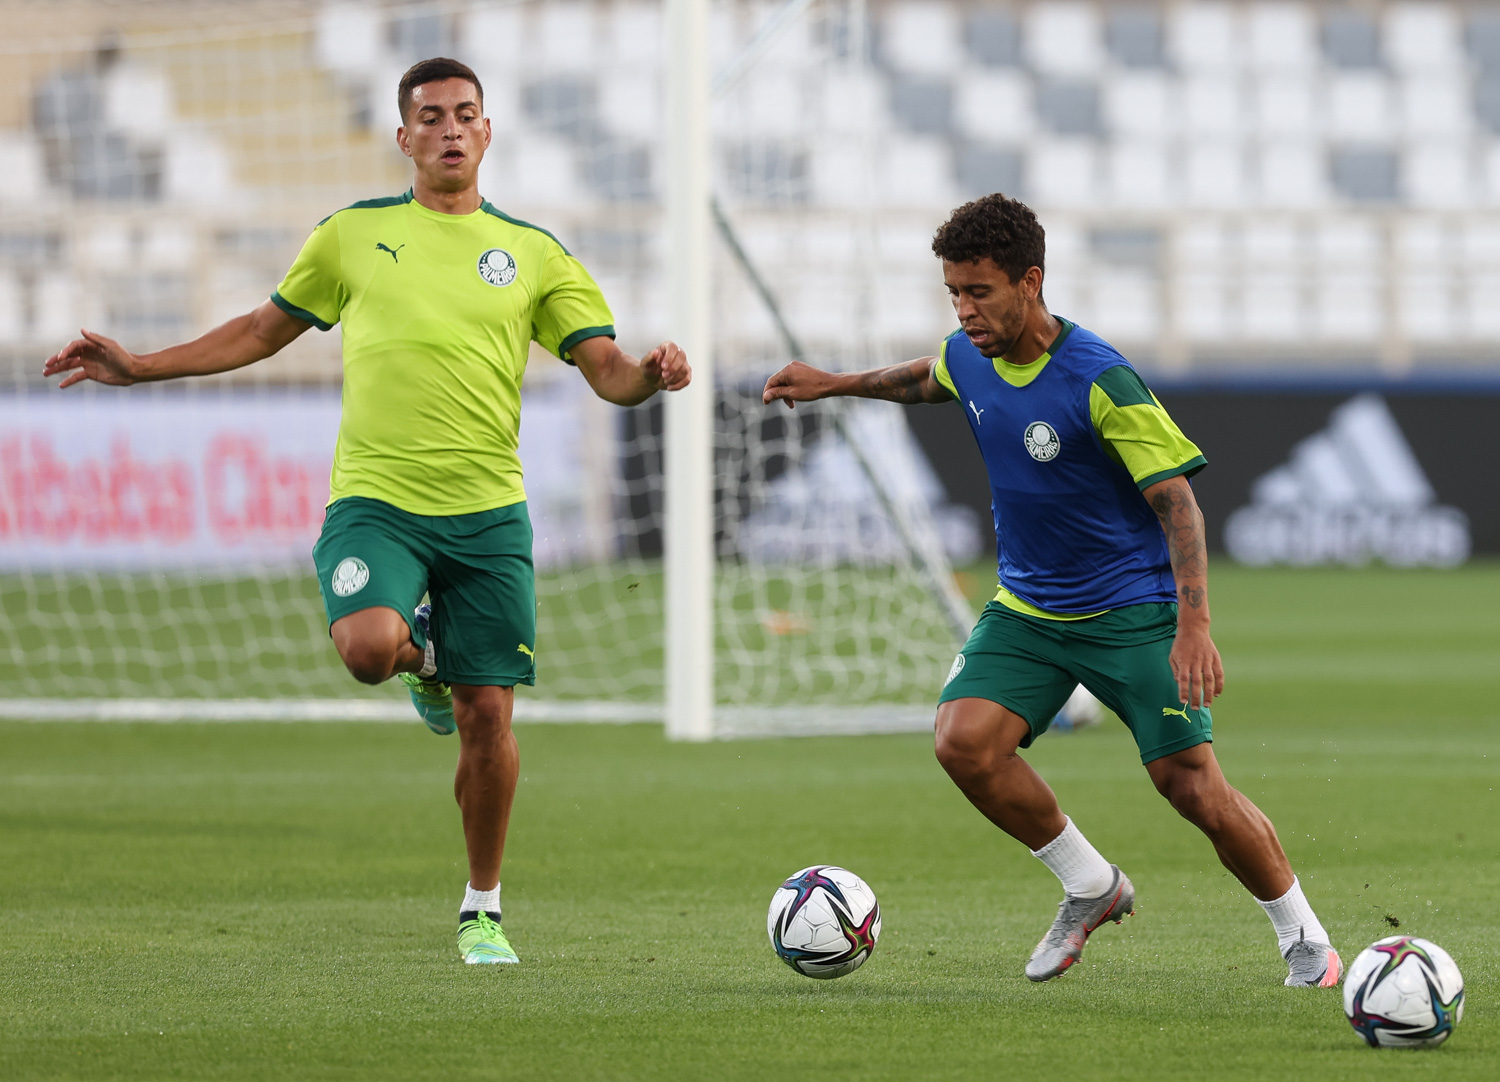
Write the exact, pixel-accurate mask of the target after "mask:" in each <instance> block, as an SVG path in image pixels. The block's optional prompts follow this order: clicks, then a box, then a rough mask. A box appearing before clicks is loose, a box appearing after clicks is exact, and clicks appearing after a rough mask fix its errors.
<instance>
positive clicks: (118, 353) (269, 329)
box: [42, 301, 312, 387]
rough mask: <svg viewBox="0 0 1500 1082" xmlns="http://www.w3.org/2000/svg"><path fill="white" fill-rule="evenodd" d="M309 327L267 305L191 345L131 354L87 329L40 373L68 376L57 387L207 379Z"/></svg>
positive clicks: (266, 354) (255, 357)
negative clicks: (78, 384)
mask: <svg viewBox="0 0 1500 1082" xmlns="http://www.w3.org/2000/svg"><path fill="white" fill-rule="evenodd" d="M310 326H312V324H310V323H304V322H303V321H302V320H300V319H298V318H296V317H295V316H289V315H287V314H286V313H285V312H283V311H282V310H281V309H280V308H278V307H276V305H275V304H273V303H271V302H270V301H266V302H265V303H264V304H262V305H261V306H260V307H258V308H256V309H255V310H254V311H253V312H247V313H246V314H245V315H242V316H237V317H235V318H234V319H231V320H230V321H229V322H228V323H223V324H220V325H219V326H217V327H215V328H214V329H213V330H211V331H209V332H208V333H207V334H205V335H202V336H200V337H198V338H194V339H193V340H192V341H191V342H184V343H182V344H181V345H177V346H168V347H167V348H166V349H163V350H159V351H157V352H156V353H131V352H130V351H129V350H128V349H126V348H125V347H124V346H122V345H120V343H118V342H116V341H115V340H114V339H113V338H106V337H104V335H102V334H95V333H93V332H92V331H87V330H86V331H82V332H80V333H82V335H83V337H82V338H77V339H74V340H73V341H72V342H69V343H68V344H67V345H66V346H64V347H63V348H62V349H60V350H58V351H57V352H56V353H54V354H53V355H52V356H51V357H48V358H47V363H46V364H44V365H43V366H42V374H43V375H44V376H55V375H58V374H59V373H62V372H66V373H68V375H67V376H65V377H64V378H63V381H62V382H61V383H59V384H58V386H59V387H71V386H73V384H75V383H81V382H83V381H84V380H89V379H91V380H94V381H95V382H97V383H109V384H113V385H115V386H117V387H128V386H129V385H130V384H132V383H145V382H148V381H151V380H159V379H176V378H177V377H178V376H206V375H210V374H212V373H214V372H228V371H230V370H231V369H235V368H243V367H245V365H247V364H253V363H255V362H256V361H261V360H265V358H267V357H269V356H271V354H273V353H275V352H277V351H278V350H280V349H282V348H283V347H284V346H286V345H287V344H288V343H289V342H291V341H292V340H293V339H294V338H296V337H297V336H298V335H299V334H301V333H302V332H303V331H305V330H307V328H308V327H310Z"/></svg>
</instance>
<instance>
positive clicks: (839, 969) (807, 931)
mask: <svg viewBox="0 0 1500 1082" xmlns="http://www.w3.org/2000/svg"><path fill="white" fill-rule="evenodd" d="M766 932H767V933H768V934H769V935H770V937H771V946H772V947H773V948H774V949H775V951H776V956H777V957H778V958H780V959H781V960H782V961H783V962H785V963H786V964H787V965H789V966H791V967H792V968H793V969H795V970H796V971H797V972H798V973H801V974H802V975H803V976H804V977H816V978H819V979H827V978H830V977H842V976H844V975H845V974H846V973H853V972H854V971H855V970H856V969H858V968H859V967H860V966H861V965H863V964H864V961H865V959H866V958H868V957H870V952H871V951H873V950H874V949H875V941H876V940H877V939H879V938H880V903H879V902H877V901H876V900H875V892H874V891H873V890H871V889H870V887H869V885H868V884H866V883H865V881H864V880H863V879H861V878H860V877H859V876H857V875H855V874H854V873H853V872H851V871H847V870H845V869H843V868H836V867H833V866H832V865H828V864H815V865H813V866H812V867H811V868H803V869H802V870H801V871H800V872H798V873H797V874H795V875H793V876H792V877H791V878H790V879H788V880H787V881H786V882H785V883H783V884H781V886H779V887H777V888H776V894H775V895H774V896H773V897H772V898H771V911H770V912H769V913H768V914H767V915H766Z"/></svg>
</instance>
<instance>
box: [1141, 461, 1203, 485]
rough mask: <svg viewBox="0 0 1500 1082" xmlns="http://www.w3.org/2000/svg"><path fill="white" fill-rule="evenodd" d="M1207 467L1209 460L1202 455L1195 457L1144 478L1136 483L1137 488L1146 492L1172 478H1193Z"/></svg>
mask: <svg viewBox="0 0 1500 1082" xmlns="http://www.w3.org/2000/svg"><path fill="white" fill-rule="evenodd" d="M1207 465H1208V459H1206V458H1204V457H1203V456H1202V455H1194V456H1193V457H1192V458H1190V459H1188V460H1187V461H1186V462H1184V463H1183V464H1182V465H1180V466H1173V467H1172V468H1171V469H1170V470H1159V471H1158V472H1156V473H1153V474H1151V475H1150V476H1148V477H1142V478H1141V479H1140V480H1139V481H1137V482H1136V483H1135V487H1136V488H1138V489H1140V490H1141V491H1142V492H1145V491H1146V490H1147V489H1148V488H1150V487H1151V486H1152V485H1154V484H1156V483H1157V482H1159V481H1165V480H1167V479H1168V478H1171V477H1192V476H1193V475H1194V474H1196V473H1197V472H1198V471H1199V470H1201V469H1203V467H1204V466H1207Z"/></svg>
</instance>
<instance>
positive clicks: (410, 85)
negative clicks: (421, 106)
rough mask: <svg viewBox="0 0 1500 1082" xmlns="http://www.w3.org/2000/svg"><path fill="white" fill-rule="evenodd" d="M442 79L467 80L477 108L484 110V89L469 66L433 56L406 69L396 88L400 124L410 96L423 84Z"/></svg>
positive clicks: (404, 121) (409, 106)
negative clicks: (476, 98)
mask: <svg viewBox="0 0 1500 1082" xmlns="http://www.w3.org/2000/svg"><path fill="white" fill-rule="evenodd" d="M444 79H467V80H468V81H469V82H471V83H473V84H474V94H475V96H476V97H478V99H479V107H480V108H481V109H483V108H484V87H482V86H480V85H479V76H477V75H475V74H474V70H473V69H472V68H470V67H469V65H467V64H464V63H461V62H459V61H457V60H449V59H448V58H447V57H446V56H434V57H433V58H432V59H430V60H419V61H417V62H416V63H415V64H413V65H412V66H411V67H409V68H407V69H406V74H405V75H403V76H401V82H400V84H399V85H398V86H397V87H396V107H397V108H399V109H400V110H401V122H402V123H403V124H404V123H406V111H407V110H408V109H410V108H411V99H412V94H413V92H415V90H416V89H417V87H419V86H422V85H423V84H424V83H437V82H441V81H442V80H444Z"/></svg>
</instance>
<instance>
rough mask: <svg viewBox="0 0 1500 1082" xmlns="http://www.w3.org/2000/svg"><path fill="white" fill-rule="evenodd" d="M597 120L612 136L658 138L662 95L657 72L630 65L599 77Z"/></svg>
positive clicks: (650, 139)
mask: <svg viewBox="0 0 1500 1082" xmlns="http://www.w3.org/2000/svg"><path fill="white" fill-rule="evenodd" d="M599 119H600V120H601V121H603V123H604V126H605V128H607V129H608V130H609V132H610V134H611V135H617V136H623V137H625V138H630V139H641V140H645V141H647V142H656V141H658V140H660V139H661V137H662V121H663V117H662V95H661V85H660V82H659V80H658V78H657V75H656V73H655V72H653V71H649V70H646V69H644V68H634V67H630V68H626V69H625V70H623V71H620V72H617V73H614V74H611V75H610V76H609V78H607V79H604V80H602V81H601V83H600V87H599Z"/></svg>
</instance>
